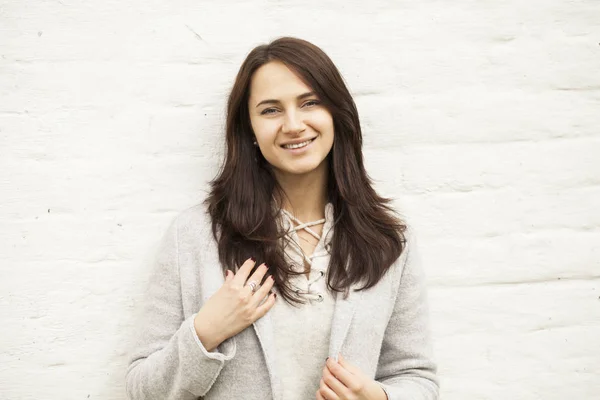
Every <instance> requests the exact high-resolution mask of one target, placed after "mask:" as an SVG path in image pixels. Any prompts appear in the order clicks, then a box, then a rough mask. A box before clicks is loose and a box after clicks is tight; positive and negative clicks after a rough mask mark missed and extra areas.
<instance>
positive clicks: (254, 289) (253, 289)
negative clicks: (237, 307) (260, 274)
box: [247, 281, 258, 293]
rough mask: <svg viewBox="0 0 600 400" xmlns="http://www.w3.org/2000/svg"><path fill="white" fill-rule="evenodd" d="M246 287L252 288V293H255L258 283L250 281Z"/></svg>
mask: <svg viewBox="0 0 600 400" xmlns="http://www.w3.org/2000/svg"><path fill="white" fill-rule="evenodd" d="M247 285H248V286H250V287H251V288H252V293H254V292H256V290H257V287H258V283H256V282H254V281H250V282H248V284H247Z"/></svg>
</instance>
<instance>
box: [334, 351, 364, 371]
mask: <svg viewBox="0 0 600 400" xmlns="http://www.w3.org/2000/svg"><path fill="white" fill-rule="evenodd" d="M338 363H339V364H340V365H341V366H342V367H344V369H346V370H347V371H349V372H350V373H351V374H353V375H362V371H361V370H360V369H359V368H358V367H357V366H356V365H354V364H351V363H350V362H348V360H346V359H345V358H344V357H343V356H342V355H341V354H338Z"/></svg>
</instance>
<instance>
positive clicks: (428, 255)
mask: <svg viewBox="0 0 600 400" xmlns="http://www.w3.org/2000/svg"><path fill="white" fill-rule="evenodd" d="M281 35H295V36H300V37H303V38H306V39H308V40H311V41H313V42H315V43H316V44H318V45H319V46H321V47H322V48H323V49H324V50H325V51H327V52H328V54H329V55H330V56H331V57H332V58H333V60H334V61H335V62H336V63H337V64H338V66H339V68H340V70H341V71H342V73H343V74H344V76H345V79H346V80H347V82H348V85H349V87H350V88H351V90H352V92H353V94H354V95H355V99H356V102H357V104H358V107H359V111H360V113H361V121H362V124H363V127H364V139H365V149H364V151H365V156H366V160H367V164H368V169H369V172H370V174H371V176H372V177H373V178H374V179H375V180H376V181H377V186H378V189H379V190H380V191H381V193H383V194H385V195H387V196H392V197H394V198H395V199H397V200H396V204H397V206H398V207H399V208H400V209H401V210H402V212H403V213H404V214H405V215H406V216H407V217H408V219H409V220H410V221H412V223H413V224H414V225H415V226H416V228H417V231H418V232H419V238H420V242H421V248H422V253H423V258H424V261H425V266H426V269H427V274H428V279H429V284H430V299H431V312H432V322H433V328H434V333H435V351H436V357H437V360H438V362H439V365H440V376H441V379H442V390H443V391H442V393H443V398H444V399H448V400H451V399H454V400H464V399H498V400H505V399H518V400H521V399H522V400H533V399H545V400H554V399H556V400H558V399H561V400H562V399H565V398H573V399H582V400H588V399H589V400H592V399H598V398H600V367H599V364H600V340H599V338H600V261H599V259H600V250H599V248H600V246H599V244H598V243H599V242H600V212H599V211H598V208H599V205H600V128H599V126H600V73H599V71H600V45H599V44H600V43H599V42H600V3H599V2H597V1H594V0H587V1H566V0H564V1H557V0H555V1H541V0H532V1H527V2H521V1H517V0H510V1H500V0H496V1H466V0H457V1H450V2H442V1H432V0H423V1H420V2H414V1H411V2H409V1H392V0H388V1H369V2H365V1H360V2H359V1H324V0H320V1H312V0H308V1H306V0H305V1H287V2H278V1H259V0H252V1H231V0H228V1H218V2H217V1H199V0H194V1H187V0H175V1H162V0H151V1H148V0H145V1H141V0H130V1H124V2H123V1H114V0H111V1H98V0H95V1H87V2H79V1H74V0H53V1H50V0H47V1H41V0H31V1H23V0H0V274H1V275H0V276H1V279H0V318H1V326H2V329H1V330H0V398H2V399H61V400H64V399H88V398H89V399H108V400H116V399H124V398H125V396H124V371H125V367H126V353H127V351H128V346H129V344H130V337H129V332H130V331H131V329H132V322H131V316H132V314H133V312H134V309H135V305H136V300H138V299H139V295H140V292H141V289H142V287H143V283H144V281H145V269H144V264H145V262H147V261H148V260H149V259H151V256H152V251H153V248H154V246H155V244H156V242H157V241H158V239H159V238H160V236H161V234H162V233H163V232H164V229H165V228H166V226H167V224H168V222H169V221H170V220H171V219H172V218H173V217H174V216H175V215H176V214H177V213H178V212H179V211H181V210H183V209H184V208H187V207H189V206H191V205H194V204H196V203H198V202H199V201H201V199H202V198H203V196H204V194H205V193H206V188H207V187H206V183H207V181H208V180H209V179H211V178H212V177H213V175H214V173H215V171H216V169H217V167H218V161H219V159H220V158H219V154H220V152H221V151H222V141H221V139H222V127H223V115H224V101H225V96H226V94H227V92H228V90H229V88H230V86H231V84H232V80H233V77H234V75H235V73H236V71H237V68H238V67H239V64H240V62H241V61H242V59H243V58H244V56H245V54H246V53H247V52H248V51H249V50H250V48H251V47H253V46H254V45H256V44H259V43H262V42H265V41H268V40H270V39H273V38H275V37H277V36H281Z"/></svg>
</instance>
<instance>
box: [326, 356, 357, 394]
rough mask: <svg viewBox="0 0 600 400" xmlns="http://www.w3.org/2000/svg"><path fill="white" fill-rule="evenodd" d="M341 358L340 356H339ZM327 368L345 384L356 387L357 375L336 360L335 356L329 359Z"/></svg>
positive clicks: (348, 386) (352, 387) (351, 387)
mask: <svg viewBox="0 0 600 400" xmlns="http://www.w3.org/2000/svg"><path fill="white" fill-rule="evenodd" d="M338 358H339V357H338ZM326 365H327V368H329V371H331V373H332V374H333V375H334V376H335V377H336V378H337V379H338V380H339V381H340V382H342V384H343V385H344V386H346V387H347V388H350V389H354V387H355V386H356V380H357V376H356V375H354V374H353V373H351V372H350V371H348V370H347V369H346V368H344V367H343V366H342V365H341V364H340V363H339V362H336V361H335V360H334V359H333V358H331V357H330V358H329V359H328V360H327V363H326Z"/></svg>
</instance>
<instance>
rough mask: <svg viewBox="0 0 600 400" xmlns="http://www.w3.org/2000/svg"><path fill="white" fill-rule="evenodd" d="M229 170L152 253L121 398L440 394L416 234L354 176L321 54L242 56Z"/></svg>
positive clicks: (351, 135) (337, 78) (281, 51)
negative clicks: (124, 393) (124, 395)
mask: <svg viewBox="0 0 600 400" xmlns="http://www.w3.org/2000/svg"><path fill="white" fill-rule="evenodd" d="M226 143H227V150H226V156H225V160H224V165H223V167H222V169H221V171H220V173H219V175H218V177H216V178H215V179H214V180H213V181H212V182H211V184H212V188H211V192H210V195H209V196H208V197H207V199H206V201H205V202H204V204H202V205H198V206H195V207H193V208H190V209H188V210H186V211H184V212H183V213H181V214H180V215H179V216H178V217H177V218H176V219H175V221H174V222H173V223H172V225H171V226H170V228H169V230H168V232H167V234H166V235H165V237H164V239H163V241H162V245H161V247H160V249H159V251H158V255H157V260H156V263H155V267H154V270H153V272H152V275H151V280H150V285H149V288H148V291H147V298H146V300H145V308H144V313H143V318H142V320H141V322H140V324H139V329H140V330H139V332H140V333H139V336H138V339H139V340H138V342H137V345H136V348H135V350H134V352H133V354H132V358H131V364H130V366H129V368H128V371H127V392H128V396H129V398H130V399H132V400H133V399H135V400H141V399H198V398H203V399H220V400H223V399H257V400H258V399H260V400H263V399H271V398H273V399H277V400H293V399H298V400H300V399H301V400H305V399H326V400H337V399H369V400H371V399H372V400H376V399H382V400H383V399H386V398H387V399H390V400H408V399H411V400H425V399H437V397H438V383H437V377H436V365H435V363H434V362H433V361H432V358H431V352H430V347H431V344H430V335H429V328H428V321H427V320H428V316H427V301H426V294H425V287H424V281H423V275H422V272H421V268H420V266H419V264H418V258H417V257H416V255H415V248H414V243H413V241H414V240H413V238H412V237H411V235H410V234H409V230H407V229H406V225H405V224H404V223H403V222H402V221H401V220H400V219H398V218H397V217H396V216H395V214H394V211H393V209H392V208H391V207H390V206H389V205H388V203H389V200H388V199H385V198H382V197H380V196H378V195H377V193H376V192H375V191H374V189H373V187H372V184H371V181H370V179H369V177H368V175H367V173H366V171H365V168H364V165H363V157H362V134H361V129H360V123H359V118H358V112H357V110H356V106H355V104H354V101H353V100H352V97H351V96H350V93H349V92H348V89H347V88H346V85H345V84H344V81H343V79H342V77H341V75H340V73H339V72H338V70H337V68H336V67H335V65H334V64H333V62H332V61H331V60H330V59H329V57H328V56H327V55H326V54H325V53H324V52H323V51H322V50H321V49H319V48H318V47H317V46H315V45H313V44H311V43H309V42H307V41H304V40H300V39H296V38H289V37H286V38H280V39H278V40H275V41H273V42H272V43H270V44H267V45H262V46H258V47H256V48H255V49H253V50H252V51H251V52H250V54H249V55H248V57H247V58H246V60H245V61H244V62H243V64H242V66H241V68H240V71H239V73H238V75H237V78H236V81H235V84H234V86H233V89H232V91H231V94H230V96H229V101H228V108H227V127H226Z"/></svg>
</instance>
